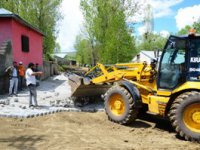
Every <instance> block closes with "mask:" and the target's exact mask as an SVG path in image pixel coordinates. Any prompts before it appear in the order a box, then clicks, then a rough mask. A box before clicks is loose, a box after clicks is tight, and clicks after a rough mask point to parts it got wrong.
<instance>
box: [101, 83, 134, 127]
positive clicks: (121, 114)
mask: <svg viewBox="0 0 200 150" xmlns="http://www.w3.org/2000/svg"><path fill="white" fill-rule="evenodd" d="M104 100H105V102H104V103H105V111H106V114H107V116H108V118H109V120H111V121H113V122H116V123H119V124H129V123H130V122H132V121H133V120H135V119H136V117H137V114H138V108H136V107H135V106H134V105H135V101H134V100H133V97H132V96H131V94H130V93H129V91H128V90H127V89H126V88H124V87H122V86H113V87H111V88H110V89H109V90H108V91H107V92H106V94H105V96H104Z"/></svg>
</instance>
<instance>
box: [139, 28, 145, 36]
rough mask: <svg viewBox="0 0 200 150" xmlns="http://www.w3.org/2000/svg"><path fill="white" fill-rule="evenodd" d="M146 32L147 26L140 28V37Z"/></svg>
mask: <svg viewBox="0 0 200 150" xmlns="http://www.w3.org/2000/svg"><path fill="white" fill-rule="evenodd" d="M145 31H146V27H145V26H141V27H138V33H139V35H143V34H144V33H145Z"/></svg>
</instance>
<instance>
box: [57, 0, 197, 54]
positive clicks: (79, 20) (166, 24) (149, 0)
mask: <svg viewBox="0 0 200 150" xmlns="http://www.w3.org/2000/svg"><path fill="white" fill-rule="evenodd" d="M138 1H139V2H141V3H142V4H143V5H142V6H143V10H142V11H143V12H145V11H144V10H145V5H144V4H150V5H151V6H152V12H153V17H154V21H153V31H154V32H155V33H161V34H162V35H163V36H165V35H168V34H175V33H177V32H178V31H179V30H180V29H182V28H184V27H185V26H186V25H192V24H193V22H195V21H198V20H199V21H200V0H138ZM79 3H80V0H63V2H62V4H61V9H60V10H61V13H62V14H63V19H62V20H61V21H60V22H59V24H58V30H59V34H58V37H57V42H58V43H59V44H60V46H61V51H62V52H72V51H75V50H74V42H75V39H76V36H77V35H78V34H79V33H80V31H81V29H83V21H84V18H83V15H82V12H81V10H80V5H79ZM141 18H142V16H139V19H138V21H137V20H134V19H133V18H129V20H127V22H131V20H132V21H133V20H134V21H137V22H138V23H137V24H136V25H135V32H136V34H137V35H141V34H142V33H144V31H145V27H144V24H143V23H141V22H140V21H139V20H141Z"/></svg>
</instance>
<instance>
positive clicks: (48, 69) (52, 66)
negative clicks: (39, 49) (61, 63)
mask: <svg viewBox="0 0 200 150" xmlns="http://www.w3.org/2000/svg"><path fill="white" fill-rule="evenodd" d="M42 71H43V72H44V74H43V75H42V79H46V78H48V77H50V76H53V75H56V74H58V65H57V63H55V62H52V61H43V68H42Z"/></svg>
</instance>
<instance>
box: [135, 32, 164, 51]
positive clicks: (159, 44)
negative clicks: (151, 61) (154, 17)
mask: <svg viewBox="0 0 200 150" xmlns="http://www.w3.org/2000/svg"><path fill="white" fill-rule="evenodd" d="M166 41H167V37H163V36H161V35H160V34H153V33H149V35H148V36H145V37H144V36H143V37H141V38H140V39H139V42H138V44H137V51H138V52H139V51H141V50H149V51H154V50H158V49H160V50H162V49H163V48H164V46H165V44H166Z"/></svg>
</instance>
